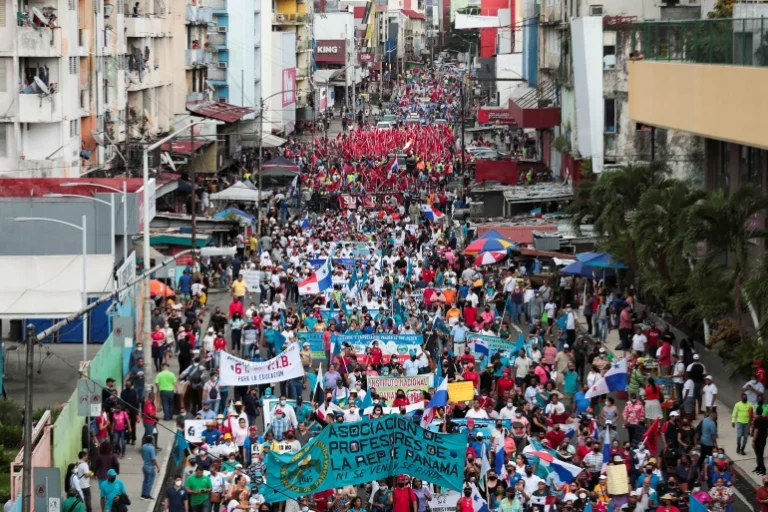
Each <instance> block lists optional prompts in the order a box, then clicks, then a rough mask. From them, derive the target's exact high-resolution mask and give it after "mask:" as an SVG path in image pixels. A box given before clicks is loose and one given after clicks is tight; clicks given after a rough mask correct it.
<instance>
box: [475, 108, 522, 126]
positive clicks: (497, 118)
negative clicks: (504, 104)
mask: <svg viewBox="0 0 768 512" xmlns="http://www.w3.org/2000/svg"><path fill="white" fill-rule="evenodd" d="M477 122H478V123H481V124H487V123H491V124H515V118H514V117H512V112H510V111H509V109H507V108H480V109H478V110H477Z"/></svg>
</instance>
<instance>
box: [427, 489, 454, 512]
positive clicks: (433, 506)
mask: <svg viewBox="0 0 768 512" xmlns="http://www.w3.org/2000/svg"><path fill="white" fill-rule="evenodd" d="M460 498H461V493H458V492H456V491H448V492H441V493H440V494H433V495H432V499H431V500H429V510H431V511H432V512H455V510H456V504H457V503H458V502H459V499H460Z"/></svg>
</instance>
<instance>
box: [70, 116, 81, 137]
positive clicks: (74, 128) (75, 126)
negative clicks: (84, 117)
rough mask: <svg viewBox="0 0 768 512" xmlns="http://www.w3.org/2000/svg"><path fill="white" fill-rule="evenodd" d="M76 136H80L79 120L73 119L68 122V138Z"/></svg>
mask: <svg viewBox="0 0 768 512" xmlns="http://www.w3.org/2000/svg"><path fill="white" fill-rule="evenodd" d="M78 135H80V120H79V119H73V120H72V121H70V122H69V136H70V137H77V136H78Z"/></svg>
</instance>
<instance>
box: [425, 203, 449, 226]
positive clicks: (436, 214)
mask: <svg viewBox="0 0 768 512" xmlns="http://www.w3.org/2000/svg"><path fill="white" fill-rule="evenodd" d="M421 213H423V214H424V216H425V217H426V218H427V220H428V221H430V222H435V221H436V220H440V219H442V218H443V217H444V215H443V212H441V211H440V210H438V209H437V208H435V207H434V206H429V205H428V204H423V205H421Z"/></svg>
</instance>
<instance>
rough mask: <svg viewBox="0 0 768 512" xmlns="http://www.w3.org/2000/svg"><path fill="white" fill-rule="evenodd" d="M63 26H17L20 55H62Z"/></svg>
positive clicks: (17, 42)
mask: <svg viewBox="0 0 768 512" xmlns="http://www.w3.org/2000/svg"><path fill="white" fill-rule="evenodd" d="M61 30H62V29H61V28H55V29H50V28H42V27H37V28H32V27H28V26H25V27H16V44H17V46H18V48H19V57H60V56H61Z"/></svg>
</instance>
